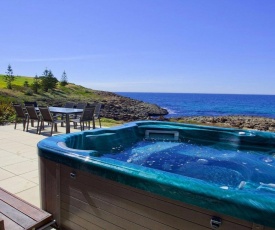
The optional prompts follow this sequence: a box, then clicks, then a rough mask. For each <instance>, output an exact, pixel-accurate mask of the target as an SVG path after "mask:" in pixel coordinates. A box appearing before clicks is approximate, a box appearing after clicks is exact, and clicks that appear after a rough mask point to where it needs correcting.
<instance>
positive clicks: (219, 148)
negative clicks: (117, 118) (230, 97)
mask: <svg viewBox="0 0 275 230" xmlns="http://www.w3.org/2000/svg"><path fill="white" fill-rule="evenodd" d="M38 153H39V159H40V185H41V198H42V208H43V209H44V210H46V211H48V212H50V213H52V214H53V216H54V217H55V219H56V221H57V224H58V225H59V226H61V227H62V229H165V230H167V229H187V230H196V229H199V230H201V229H202V230H204V229H217V228H219V229H228V230H232V229H234V230H235V229H247V230H248V229H268V230H270V229H275V218H274V217H275V134H274V133H270V132H259V131H248V130H238V129H229V128H218V127H208V126H198V125H187V124H180V123H172V122H158V121H140V122H134V123H128V124H125V125H122V126H119V127H116V128H108V129H97V130H89V131H83V132H77V133H71V134H66V135H59V136H53V137H50V138H47V139H44V140H42V141H41V142H39V143H38Z"/></svg>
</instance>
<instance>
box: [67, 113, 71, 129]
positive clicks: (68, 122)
mask: <svg viewBox="0 0 275 230" xmlns="http://www.w3.org/2000/svg"><path fill="white" fill-rule="evenodd" d="M70 132H71V131H70V116H69V114H66V133H70Z"/></svg>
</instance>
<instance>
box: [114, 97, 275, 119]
mask: <svg viewBox="0 0 275 230" xmlns="http://www.w3.org/2000/svg"><path fill="white" fill-rule="evenodd" d="M117 94H119V95H121V96H125V97H130V98H133V99H137V100H141V101H144V102H148V103H152V104H157V105H158V106H160V107H162V108H165V109H167V110H168V112H169V115H167V117H180V116H226V115H249V116H261V117H270V118H275V95H240V94H193V93H132V92H131V93H129V92H119V93H117Z"/></svg>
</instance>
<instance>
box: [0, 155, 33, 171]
mask: <svg viewBox="0 0 275 230" xmlns="http://www.w3.org/2000/svg"><path fill="white" fill-rule="evenodd" d="M24 159H26V158H24ZM2 168H3V169H5V170H7V171H9V172H11V173H14V174H16V175H21V174H23V173H27V172H31V171H34V170H37V169H38V162H37V161H35V160H34V161H32V160H27V161H24V162H20V163H16V164H12V165H7V166H3V167H2Z"/></svg>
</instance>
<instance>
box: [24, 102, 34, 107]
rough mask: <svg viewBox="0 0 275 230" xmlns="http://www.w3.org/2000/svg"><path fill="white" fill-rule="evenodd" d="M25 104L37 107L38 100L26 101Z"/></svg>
mask: <svg viewBox="0 0 275 230" xmlns="http://www.w3.org/2000/svg"><path fill="white" fill-rule="evenodd" d="M24 105H25V106H30V105H33V106H34V107H37V102H36V101H25V102H24Z"/></svg>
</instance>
